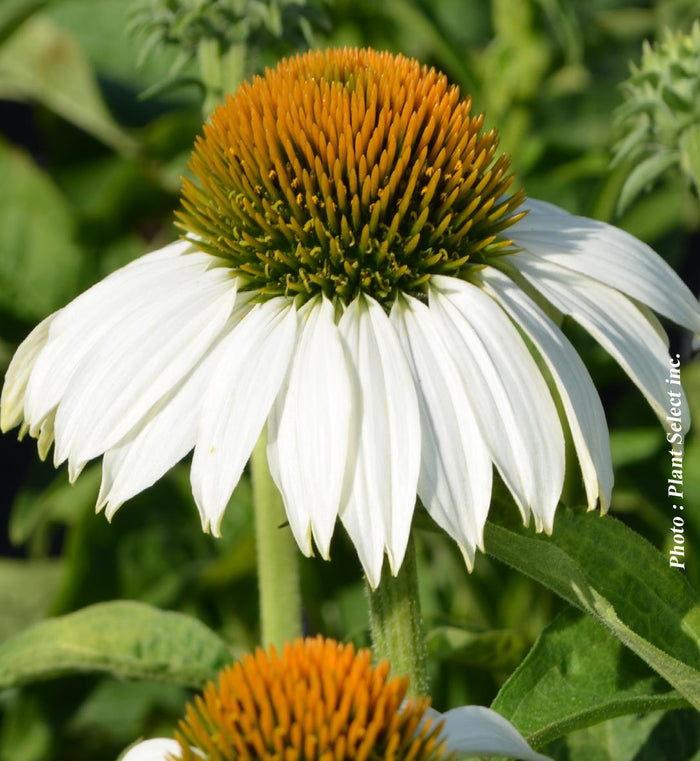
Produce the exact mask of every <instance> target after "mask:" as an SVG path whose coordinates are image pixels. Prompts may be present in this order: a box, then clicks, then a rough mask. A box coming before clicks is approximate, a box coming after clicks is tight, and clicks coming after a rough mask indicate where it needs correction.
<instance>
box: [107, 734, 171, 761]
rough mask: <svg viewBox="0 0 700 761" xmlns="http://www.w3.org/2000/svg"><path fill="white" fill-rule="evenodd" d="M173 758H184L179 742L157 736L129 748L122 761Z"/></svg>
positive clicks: (163, 760) (150, 760) (152, 760)
mask: <svg viewBox="0 0 700 761" xmlns="http://www.w3.org/2000/svg"><path fill="white" fill-rule="evenodd" d="M171 758H182V754H181V753H180V745H179V743H177V742H176V741H175V740H170V739H167V738H165V737H157V738H155V739H153V740H144V741H143V742H140V743H139V744H138V745H134V746H133V747H132V748H129V750H128V751H127V752H126V755H124V756H122V758H121V759H120V761H170V759H171Z"/></svg>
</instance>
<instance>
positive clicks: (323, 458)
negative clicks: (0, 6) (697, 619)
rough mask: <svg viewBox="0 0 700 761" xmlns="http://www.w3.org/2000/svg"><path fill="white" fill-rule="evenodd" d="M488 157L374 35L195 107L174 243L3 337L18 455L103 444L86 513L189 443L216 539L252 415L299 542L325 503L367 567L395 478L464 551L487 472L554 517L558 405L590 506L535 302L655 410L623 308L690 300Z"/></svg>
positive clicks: (371, 566)
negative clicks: (374, 44)
mask: <svg viewBox="0 0 700 761" xmlns="http://www.w3.org/2000/svg"><path fill="white" fill-rule="evenodd" d="M508 166H509V162H508V159H507V158H505V157H504V156H501V155H499V154H498V152H497V139H496V136H495V134H494V133H493V132H487V133H484V132H483V131H482V117H481V116H472V115H471V114H470V103H469V100H468V99H466V100H461V99H460V95H459V91H458V89H457V88H456V87H454V86H450V85H449V84H448V82H447V80H446V78H445V77H444V76H443V75H441V74H439V73H437V72H436V71H434V70H433V69H427V68H425V67H421V66H420V65H419V64H418V63H417V62H415V61H412V60H409V59H406V58H404V57H402V56H394V55H391V54H388V53H377V52H375V51H372V50H347V49H344V50H329V51H326V52H310V53H306V54H304V55H300V56H297V57H295V58H291V59H289V60H285V61H282V62H281V63H280V64H279V66H278V67H277V68H276V69H274V70H271V71H267V72H266V74H265V76H264V77H262V78H256V79H254V80H253V82H252V83H250V84H245V85H243V86H242V87H241V88H240V89H239V91H238V92H237V93H236V95H235V96H233V97H230V98H228V100H227V102H226V103H225V104H224V105H222V106H221V107H220V108H219V109H218V110H217V111H216V112H215V113H214V114H213V116H212V118H211V120H210V122H209V123H208V124H207V125H206V126H205V128H204V135H203V137H201V138H200V139H199V140H198V141H197V144H196V146H195V150H194V154H193V157H192V161H191V169H192V172H193V174H194V180H193V181H192V182H189V181H187V182H186V183H185V186H184V191H183V196H184V197H183V208H182V210H181V212H180V214H179V222H180V225H181V227H182V228H183V229H184V230H185V238H184V240H182V241H181V242H179V243H175V244H172V245H170V246H166V247H165V248H163V249H161V250H160V251H157V252H155V253H152V254H149V255H147V256H144V257H142V258H141V259H139V260H137V261H135V262H133V263H132V264H130V265H128V266H126V267H124V268H123V269H121V270H119V271H118V272H116V273H114V274H113V275H111V276H110V277H108V278H106V279H105V280H104V281H102V282H101V283H99V284H97V285H96V286H94V287H93V288H91V289H90V290H89V291H87V292H86V293H84V294H83V295H81V296H80V297H78V298H77V299H76V300H75V301H73V302H72V303H71V304H69V305H68V306H67V307H65V308H64V309H62V310H60V311H59V312H57V313H56V314H54V315H51V316H50V317H49V318H47V319H46V320H45V321H44V322H43V323H41V324H40V325H39V326H38V327H37V328H36V329H35V330H34V332H33V333H32V334H31V335H30V336H29V337H28V338H27V339H26V341H25V342H24V343H23V344H22V345H21V347H20V348H19V350H18V352H17V354H16V355H15V358H14V360H13V362H12V364H11V366H10V369H9V371H8V374H7V379H6V383H5V387H4V389H3V395H2V417H1V421H0V422H1V424H2V428H3V429H4V430H7V429H9V428H12V427H14V426H16V425H20V424H21V425H22V428H21V431H22V432H24V431H28V432H29V433H30V434H31V435H32V436H35V437H37V438H38V439H39V449H40V453H41V454H42V455H45V454H46V453H47V452H48V450H49V448H50V447H51V445H52V444H53V443H54V442H55V453H54V461H55V463H56V465H59V464H61V463H62V462H64V461H66V460H67V461H68V467H69V472H70V477H71V478H75V477H77V475H78V473H79V472H80V470H81V468H82V467H83V466H84V465H85V463H86V462H87V461H88V460H90V459H92V458H94V457H98V456H100V455H104V462H103V481H102V489H101V492H100V496H99V506H100V507H104V508H105V509H106V512H107V515H108V516H111V515H112V514H113V513H114V512H115V511H116V510H117V508H118V507H119V506H120V505H121V504H122V503H123V502H124V501H125V500H127V499H129V498H130V497H132V496H133V495H135V494H137V493H138V492H140V491H141V490H143V489H145V488H146V487H147V486H149V485H150V484H152V483H153V482H154V481H156V480H157V479H158V478H160V477H161V476H162V475H163V474H164V473H165V472H166V471H167V470H168V469H169V468H170V467H172V466H173V465H174V464H175V463H176V462H178V461H179V460H180V459H181V458H182V457H184V456H185V455H186V454H187V453H188V452H189V451H190V450H192V449H194V456H193V461H192V488H193V493H194V497H195V501H196V503H197V505H198V507H199V511H200V514H201V518H202V523H203V526H204V528H205V529H207V530H211V531H212V532H213V533H215V534H216V533H218V531H219V526H220V522H221V517H222V514H223V511H224V509H225V507H226V504H227V502H228V500H229V497H230V495H231V492H232V490H233V489H234V487H235V486H236V484H237V482H238V480H239V478H240V476H241V473H242V471H243V468H244V466H245V464H246V461H247V460H248V457H249V455H250V453H251V450H252V448H253V446H254V444H255V441H256V440H257V438H258V437H259V435H260V432H261V430H262V428H263V426H264V424H265V422H266V421H267V422H268V428H269V446H268V457H269V462H270V467H271V470H272V473H273V476H274V478H275V480H276V482H277V485H278V486H279V488H280V491H281V492H282V495H283V497H284V502H285V506H286V510H287V515H288V517H289V523H290V526H291V528H292V531H293V532H294V536H295V537H296V539H297V542H298V543H299V546H300V548H301V549H302V551H303V552H304V553H306V554H310V553H311V552H312V550H313V543H315V545H316V547H317V548H318V550H319V552H320V554H321V555H322V556H324V557H327V556H328V553H329V547H330V542H331V536H332V534H333V531H334V526H335V523H336V519H337V517H340V519H341V520H342V522H343V524H344V525H345V527H346V529H347V531H348V533H349V534H350V536H351V538H352V540H353V542H354V544H355V546H356V548H357V551H358V554H359V557H360V560H361V562H362V565H363V567H364V569H365V572H366V574H367V577H368V579H369V582H370V584H371V585H373V586H376V584H377V583H378V581H379V577H380V572H381V567H382V562H383V558H384V554H385V553H386V555H387V556H388V559H389V563H390V566H391V569H392V570H393V571H394V572H396V571H397V570H398V568H399V566H400V565H401V562H402V558H403V556H404V552H405V549H406V544H407V539H408V535H409V530H410V526H411V518H412V515H413V510H414V504H415V500H416V495H418V497H419V498H420V500H421V501H422V503H423V504H424V505H425V507H426V509H427V510H428V512H429V513H430V515H432V517H433V518H434V519H435V521H436V522H437V523H438V524H439V525H440V526H441V527H442V528H443V529H445V530H446V531H447V532H448V533H449V534H450V535H451V536H452V537H453V538H454V539H455V540H456V541H457V542H458V544H459V546H460V548H461V549H462V551H463V554H464V557H465V559H466V561H467V563H468V565H470V566H471V564H472V563H473V559H474V554H475V551H476V548H477V547H481V546H482V540H483V528H484V523H485V521H486V517H487V513H488V510H489V504H490V499H491V485H492V468H493V465H495V466H496V468H497V469H498V471H499V473H500V475H501V477H502V479H503V481H504V482H505V484H506V485H507V487H508V488H509V489H510V492H511V493H512V495H513V498H514V500H515V502H516V503H517V505H518V507H519V509H520V511H521V513H522V516H523V519H524V520H526V521H527V520H528V519H529V517H530V515H531V514H532V515H533V516H534V520H535V524H536V527H537V528H538V529H544V530H545V531H550V530H551V529H552V524H553V519H554V512H555V508H556V505H557V502H558V500H559V497H560V494H561V490H562V484H563V479H564V466H565V456H564V434H563V430H562V424H564V425H566V426H568V429H569V431H570V433H571V438H572V440H573V443H574V445H575V449H576V453H577V455H578V460H579V463H580V468H581V472H582V474H583V483H584V485H585V490H586V494H587V498H588V504H589V507H590V508H593V507H595V506H596V505H597V504H600V506H601V507H602V508H603V509H605V508H606V507H607V505H608V502H609V498H610V490H611V487H612V470H611V464H610V453H609V447H608V433H607V427H606V423H605V417H604V414H603V409H602V407H601V403H600V400H599V398H598V395H597V393H596V390H595V388H594V386H593V383H592V381H591V379H590V377H589V375H588V373H587V371H586V369H585V367H584V366H583V363H582V361H581V359H580V358H579V356H578V355H577V353H576V352H575V350H574V349H573V347H572V346H571V344H570V343H569V341H568V340H567V339H566V338H565V337H564V335H563V333H562V332H561V331H560V329H559V328H558V327H557V325H556V323H555V322H554V321H553V320H552V319H550V317H549V316H548V315H547V314H546V313H545V312H544V311H543V309H542V308H541V306H539V305H538V304H542V303H543V300H544V301H545V302H548V305H549V308H551V312H550V313H559V314H565V315H571V316H572V317H573V318H574V319H575V320H577V321H578V322H579V323H581V325H583V326H584V327H585V328H586V329H587V330H588V331H589V332H590V333H591V334H592V335H593V336H594V337H595V338H596V339H597V340H598V341H599V342H600V343H601V344H602V345H603V346H604V347H605V348H606V349H607V350H608V351H609V352H610V353H611V354H612V355H613V356H614V357H615V358H616V359H617V360H618V361H619V362H620V364H621V365H622V367H623V368H624V369H625V370H626V371H627V373H628V374H629V376H630V377H631V379H632V380H633V381H634V382H635V383H636V384H637V386H639V388H640V389H641V391H642V392H643V393H644V395H645V396H646V397H647V399H648V401H649V402H650V404H651V405H652V407H653V408H654V410H655V411H656V412H657V413H658V414H659V416H660V417H662V418H663V417H665V407H666V404H665V399H666V388H665V384H664V379H665V377H666V372H667V345H666V342H665V339H664V336H663V331H661V330H660V329H659V327H658V324H657V322H656V320H655V318H654V317H653V316H652V315H651V313H650V312H649V311H648V310H647V309H646V307H647V306H648V307H651V308H652V309H654V310H655V311H657V312H659V313H660V314H662V315H664V316H666V317H669V318H671V319H672V320H675V321H676V322H678V323H679V324H681V325H684V326H686V327H688V328H690V329H692V330H695V331H698V330H700V312H699V310H698V306H697V302H696V301H695V300H694V298H693V297H692V295H691V294H690V292H689V291H688V289H687V288H686V287H685V286H684V285H683V283H682V282H681V281H680V280H679V278H678V277H677V276H676V275H675V274H674V272H673V271H672V270H671V269H670V268H669V267H668V266H667V265H666V264H665V263H664V262H663V261H662V260H661V259H660V258H659V257H658V256H657V255H656V254H655V253H654V252H653V251H651V249H649V248H648V247H647V246H645V245H644V244H643V243H640V242H639V241H638V240H636V239H635V238H633V237H631V236H630V235H627V234H626V233H624V232H622V231H620V230H617V229H615V228H613V227H610V226H608V225H606V224H603V223H600V222H596V221H593V220H590V219H585V218H581V217H575V216H572V215H569V214H567V213H566V212H563V211H562V210H560V209H558V208H556V207H554V206H551V205H549V204H545V203H542V202H538V201H532V200H529V201H525V199H524V196H523V195H522V194H521V193H515V194H509V186H510V184H511V176H510V175H509V174H508ZM538 362H539V363H540V364H539V365H538ZM540 367H543V368H546V370H544V372H545V373H546V375H547V378H545V376H544V375H543V370H542V369H540ZM555 398H556V400H557V401H558V402H559V405H560V409H561V410H562V416H563V417H564V418H565V419H564V420H562V419H560V416H559V414H558V412H557V405H556V403H555Z"/></svg>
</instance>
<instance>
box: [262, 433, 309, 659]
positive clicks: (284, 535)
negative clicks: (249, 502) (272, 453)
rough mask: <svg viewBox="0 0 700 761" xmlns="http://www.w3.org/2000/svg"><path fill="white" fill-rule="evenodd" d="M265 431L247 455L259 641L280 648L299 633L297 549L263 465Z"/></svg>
mask: <svg viewBox="0 0 700 761" xmlns="http://www.w3.org/2000/svg"><path fill="white" fill-rule="evenodd" d="M266 449H267V431H265V430H263V432H262V434H261V436H260V439H259V440H258V443H257V444H256V445H255V449H254V450H253V455H252V457H251V469H252V475H253V502H254V505H255V534H256V542H257V551H258V585H259V592H260V629H261V632H260V640H261V644H262V646H263V647H267V646H268V645H271V644H272V645H274V646H275V647H276V648H278V649H280V648H281V647H282V645H283V644H284V643H285V642H288V641H290V640H293V639H296V638H297V637H300V636H301V632H302V627H301V594H300V591H299V559H298V554H297V553H298V548H297V546H296V543H295V541H294V538H293V536H292V532H291V531H290V530H289V528H288V527H287V526H285V525H284V524H285V522H286V520H287V515H286V513H285V511H284V504H283V503H282V497H281V496H280V493H279V492H278V491H277V487H276V486H275V483H274V481H273V480H272V476H271V475H270V469H269V467H268V464H267V452H266Z"/></svg>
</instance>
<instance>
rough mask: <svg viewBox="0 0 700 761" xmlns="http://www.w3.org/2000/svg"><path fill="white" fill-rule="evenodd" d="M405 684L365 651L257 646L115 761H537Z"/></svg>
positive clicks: (485, 718) (509, 735) (484, 724)
mask: <svg viewBox="0 0 700 761" xmlns="http://www.w3.org/2000/svg"><path fill="white" fill-rule="evenodd" d="M407 690H408V680H407V679H406V678H402V677H390V676H389V664H388V662H387V661H382V662H381V663H379V664H377V665H376V666H373V665H372V656H371V652H370V651H369V650H359V651H357V652H356V651H355V648H354V647H353V646H352V645H348V644H341V643H338V642H335V641H334V640H329V639H324V638H323V637H320V636H319V637H316V638H314V639H311V638H309V639H305V640H301V639H299V640H296V641H294V642H293V643H288V644H286V645H285V646H284V649H283V651H282V654H281V655H278V654H277V652H276V651H275V649H274V648H273V647H271V648H270V649H269V650H268V651H265V650H262V649H261V648H258V650H256V652H255V654H253V655H248V656H245V657H244V658H242V659H241V660H240V661H237V662H236V663H234V664H233V665H232V666H229V667H227V668H225V669H224V670H223V671H222V672H221V674H220V675H219V678H218V680H217V681H216V682H210V683H209V684H208V685H207V687H206V688H205V689H204V692H203V694H202V695H201V696H199V697H197V698H196V699H195V701H194V702H193V703H191V704H189V705H188V707H187V709H186V715H185V718H184V719H183V720H182V721H180V724H179V729H178V731H177V732H176V733H175V740H174V741H173V740H162V741H158V740H152V741H150V743H148V742H147V743H141V744H140V745H137V746H136V747H135V748H133V749H132V750H130V751H129V753H127V755H126V757H125V758H124V761H147V760H148V761H161V760H162V761H165V760H166V759H168V760H170V759H182V761H201V760H202V759H206V761H451V760H453V759H455V758H456V754H457V753H459V754H460V756H461V755H463V754H465V753H466V754H468V755H475V754H479V755H481V754H486V755H496V754H498V755H501V754H503V755H512V756H513V757H514V758H520V759H526V760H529V761H545V759H544V757H543V756H541V755H539V754H537V753H535V752H534V751H532V749H530V748H529V747H528V745H527V743H526V742H525V741H524V740H523V739H522V737H520V735H519V734H518V733H517V731H516V730H515V729H514V728H513V727H512V726H511V725H510V724H509V723H508V722H507V721H505V720H504V719H503V718H502V717H500V716H498V714H495V713H494V712H493V711H489V710H488V709H481V708H478V707H471V708H469V707H464V708H462V709H455V710H454V711H451V712H448V713H447V714H445V715H444V717H443V715H441V714H439V713H438V712H436V711H433V710H432V709H430V708H429V705H430V699H429V698H427V697H422V698H415V699H407V698H406V694H407Z"/></svg>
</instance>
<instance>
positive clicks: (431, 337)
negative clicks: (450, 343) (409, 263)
mask: <svg viewBox="0 0 700 761" xmlns="http://www.w3.org/2000/svg"><path fill="white" fill-rule="evenodd" d="M391 321H392V324H393V325H394V327H395V328H396V331H397V333H398V334H399V338H400V339H401V344H402V346H403V349H404V354H405V355H406V358H407V360H408V364H409V366H410V368H411V373H412V374H413V379H414V382H415V388H416V392H417V394H418V405H419V408H420V427H421V437H422V439H421V469H420V477H419V480H418V495H419V497H420V498H421V501H422V502H423V504H424V505H425V508H426V509H427V510H428V512H429V513H430V514H431V515H432V517H433V518H434V520H435V521H436V522H437V523H438V524H439V525H440V526H441V527H442V528H443V529H444V530H445V531H447V533H448V534H450V536H452V538H453V539H454V540H455V541H456V542H457V543H458V544H459V545H460V547H461V549H462V552H463V554H464V557H465V560H466V561H467V564H468V566H469V568H471V567H473V564H474V554H475V550H476V547H481V548H482V549H483V533H484V524H485V523H486V517H487V515H488V510H489V505H490V502H491V478H492V467H491V458H490V456H489V452H488V449H487V447H486V444H485V442H484V439H483V437H482V435H481V432H480V431H479V426H478V424H477V422H476V419H475V417H474V412H473V411H472V409H471V401H470V399H469V395H468V393H467V389H466V387H465V385H464V382H463V381H462V378H461V376H460V374H459V372H458V370H457V368H456V367H455V366H454V363H453V362H452V360H451V359H450V356H449V354H448V352H447V349H446V348H445V346H444V344H443V342H442V340H441V338H440V336H439V335H438V332H437V330H436V328H435V326H434V324H433V315H432V313H431V311H430V309H429V308H428V307H427V306H425V305H424V304H423V303H421V302H420V301H418V299H415V298H411V297H405V298H404V297H399V298H398V299H397V300H396V302H395V303H394V307H393V309H392V311H391Z"/></svg>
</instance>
